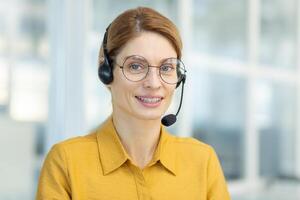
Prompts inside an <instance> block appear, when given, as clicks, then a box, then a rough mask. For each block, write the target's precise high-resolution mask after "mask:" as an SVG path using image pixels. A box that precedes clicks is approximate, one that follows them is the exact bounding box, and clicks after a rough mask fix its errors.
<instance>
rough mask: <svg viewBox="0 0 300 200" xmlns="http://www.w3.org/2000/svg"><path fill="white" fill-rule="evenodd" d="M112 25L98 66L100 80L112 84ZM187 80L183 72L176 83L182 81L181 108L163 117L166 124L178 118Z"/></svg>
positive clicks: (106, 32)
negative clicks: (110, 35) (110, 38)
mask: <svg viewBox="0 0 300 200" xmlns="http://www.w3.org/2000/svg"><path fill="white" fill-rule="evenodd" d="M110 26H111V24H109V25H108V27H107V28H106V30H105V34H104V37H103V41H102V48H103V61H101V62H99V66H98V77H99V79H100V81H101V82H102V83H104V84H105V85H108V84H110V83H111V82H112V81H113V79H114V76H113V63H112V60H111V58H110V57H109V54H108V50H107V35H108V30H109V28H110ZM185 80H186V74H183V78H182V80H181V81H180V82H178V83H177V84H176V88H177V87H179V85H180V84H181V83H182V89H181V97H180V103H179V108H178V110H177V113H176V114H175V115H174V114H169V115H166V116H164V117H163V118H162V120H161V122H162V124H163V125H165V126H171V125H172V124H174V123H175V122H176V120H177V115H178V113H179V111H180V109H181V105H182V100H183V91H184V84H185Z"/></svg>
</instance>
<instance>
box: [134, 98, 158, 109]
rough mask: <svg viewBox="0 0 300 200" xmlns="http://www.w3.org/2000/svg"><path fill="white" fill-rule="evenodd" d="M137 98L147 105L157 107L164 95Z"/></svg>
mask: <svg viewBox="0 0 300 200" xmlns="http://www.w3.org/2000/svg"><path fill="white" fill-rule="evenodd" d="M136 99H137V100H138V101H139V102H140V103H142V105H143V106H145V107H157V106H159V105H160V103H161V101H162V99H163V98H162V97H145V96H136Z"/></svg>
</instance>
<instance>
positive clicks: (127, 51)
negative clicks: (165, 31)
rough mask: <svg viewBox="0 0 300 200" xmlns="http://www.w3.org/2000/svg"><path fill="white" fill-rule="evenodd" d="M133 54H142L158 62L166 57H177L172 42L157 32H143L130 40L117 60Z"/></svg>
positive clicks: (150, 60)
mask: <svg viewBox="0 0 300 200" xmlns="http://www.w3.org/2000/svg"><path fill="white" fill-rule="evenodd" d="M131 55H139V56H142V57H144V58H145V59H147V60H148V61H149V62H150V63H158V62H160V61H161V60H164V59H166V58H171V57H173V58H176V57H177V54H176V51H175V49H174V47H173V45H172V44H171V42H170V41H169V40H168V39H166V38H165V37H164V36H162V35H160V34H158V33H155V32H142V33H141V34H139V35H138V36H137V37H135V38H133V39H131V40H129V41H128V42H127V43H126V44H125V46H124V47H123V48H122V49H121V51H120V53H119V54H118V55H117V60H118V61H122V60H124V59H125V58H126V57H128V56H131Z"/></svg>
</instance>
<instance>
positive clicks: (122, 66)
mask: <svg viewBox="0 0 300 200" xmlns="http://www.w3.org/2000/svg"><path fill="white" fill-rule="evenodd" d="M131 57H139V58H142V59H143V60H144V61H146V63H147V67H148V70H147V73H146V74H145V76H144V77H143V78H142V79H140V80H137V81H133V80H130V79H129V78H128V77H127V76H126V75H125V73H124V65H125V62H126V61H127V59H128V58H131ZM168 59H176V60H178V61H179V62H181V63H182V66H183V68H181V69H182V70H183V73H182V76H181V77H180V79H178V81H177V82H176V83H168V82H166V81H165V80H164V79H163V78H162V76H161V72H160V68H161V67H162V65H163V64H164V62H165V61H166V60H168ZM114 64H115V65H117V66H118V67H119V68H121V69H122V74H123V76H124V77H125V78H126V79H127V80H129V81H131V82H139V81H142V80H144V79H145V78H146V77H147V76H148V73H149V71H150V67H153V68H157V69H159V70H158V72H159V77H160V79H161V80H162V81H163V82H164V83H167V84H170V85H175V84H178V83H180V82H181V81H182V79H183V78H184V76H185V74H186V72H187V71H186V69H185V65H184V63H183V62H182V60H180V59H178V58H174V57H170V58H166V59H163V60H162V61H161V65H159V66H157V65H150V64H149V62H148V60H147V59H146V58H144V57H143V56H139V55H130V56H127V57H125V58H124V61H123V65H119V64H118V63H117V62H114ZM176 73H177V72H176Z"/></svg>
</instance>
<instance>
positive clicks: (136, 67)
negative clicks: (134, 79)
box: [127, 62, 147, 73]
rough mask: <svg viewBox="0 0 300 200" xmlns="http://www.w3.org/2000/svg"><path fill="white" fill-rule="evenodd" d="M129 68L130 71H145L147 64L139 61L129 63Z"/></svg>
mask: <svg viewBox="0 0 300 200" xmlns="http://www.w3.org/2000/svg"><path fill="white" fill-rule="evenodd" d="M127 70H128V71H129V72H130V73H143V72H144V71H145V70H147V68H146V66H145V65H144V64H142V63H139V62H133V63H130V64H128V65H127Z"/></svg>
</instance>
